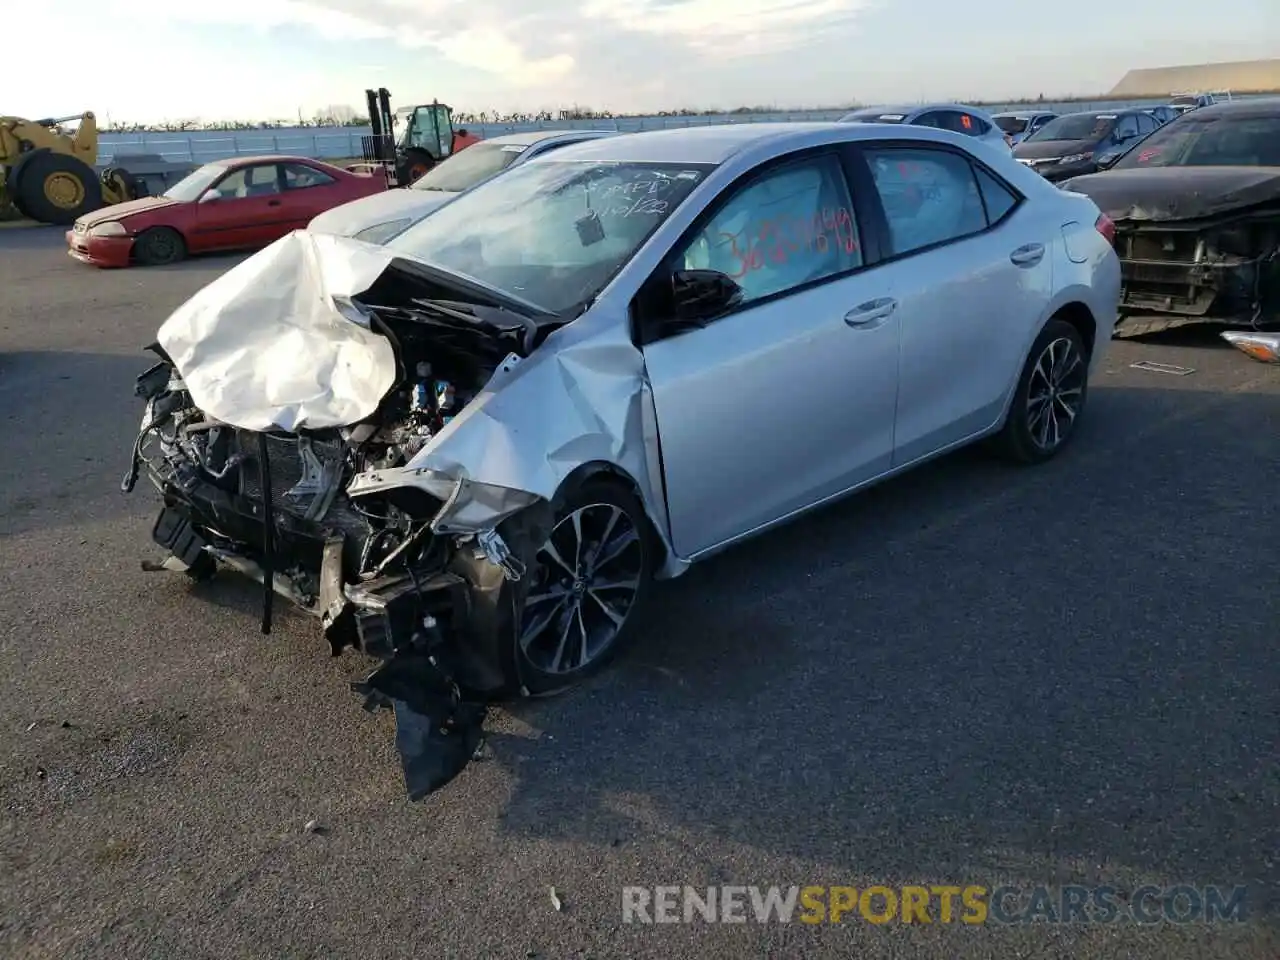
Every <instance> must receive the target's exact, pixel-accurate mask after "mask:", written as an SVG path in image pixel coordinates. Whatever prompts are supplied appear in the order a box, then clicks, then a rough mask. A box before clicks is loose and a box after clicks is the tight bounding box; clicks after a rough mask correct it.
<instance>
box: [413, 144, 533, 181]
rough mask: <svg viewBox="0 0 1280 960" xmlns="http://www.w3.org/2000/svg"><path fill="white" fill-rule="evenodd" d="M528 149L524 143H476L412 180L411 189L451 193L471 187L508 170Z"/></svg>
mask: <svg viewBox="0 0 1280 960" xmlns="http://www.w3.org/2000/svg"><path fill="white" fill-rule="evenodd" d="M527 149H529V148H528V147H527V146H525V145H524V144H513V143H485V142H481V143H477V144H473V145H472V146H470V147H467V148H466V149H464V150H460V151H458V152H457V153H455V154H454V155H453V156H452V157H450V158H449V159H448V160H445V161H444V162H443V163H440V164H438V165H437V166H435V167H432V168H431V169H430V170H428V171H427V172H426V173H425V174H423V175H422V176H421V177H419V178H418V179H417V180H415V181H414V182H413V187H412V189H414V190H444V191H446V192H448V193H461V192H462V191H463V190H470V189H471V188H472V187H474V186H475V185H476V184H477V183H479V182H480V181H482V180H488V179H489V178H490V177H491V176H493V175H494V174H495V173H500V172H501V171H503V170H505V169H507V167H509V166H511V164H513V163H515V161H516V158H517V157H518V156H520V154H522V153H524V152H525V151H526V150H527Z"/></svg>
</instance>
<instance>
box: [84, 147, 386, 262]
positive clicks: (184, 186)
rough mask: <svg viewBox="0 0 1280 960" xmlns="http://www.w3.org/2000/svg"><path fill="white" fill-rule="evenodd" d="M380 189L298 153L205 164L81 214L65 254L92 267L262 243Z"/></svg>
mask: <svg viewBox="0 0 1280 960" xmlns="http://www.w3.org/2000/svg"><path fill="white" fill-rule="evenodd" d="M386 189H387V180H386V177H383V176H371V175H369V174H360V173H351V172H350V171H347V170H343V169H341V168H340V167H335V166H333V165H332V164H328V163H322V162H320V161H319V160H309V159H306V158H303V157H240V158H236V159H232V160H219V161H217V162H215V163H208V164H205V165H204V166H203V167H201V168H200V169H199V170H196V171H195V172H194V173H192V174H191V175H190V176H188V177H186V178H184V179H183V180H180V181H179V182H178V183H175V184H174V185H173V186H172V187H170V188H169V189H168V190H166V191H165V192H164V193H163V194H162V195H161V196H158V197H142V198H140V199H137V200H130V201H128V202H127V203H118V204H116V205H114V206H110V207H104V208H102V209H101V210H95V211H94V212H93V213H90V214H86V215H85V216H83V217H81V218H80V219H79V220H77V221H76V222H75V226H73V227H72V228H71V229H70V230H69V231H67V246H68V247H69V250H68V252H69V253H70V254H71V256H73V257H75V258H76V259H77V260H83V261H84V262H85V263H91V264H93V265H94V266H98V267H127V266H129V265H130V264H134V263H138V264H144V265H148V266H151V265H158V264H165V263H174V262H176V261H178V260H181V259H182V258H183V257H185V256H186V255H187V254H189V253H209V252H212V251H215V250H242V249H247V248H253V247H263V246H266V245H267V244H269V243H272V242H273V241H275V240H278V239H279V238H280V237H283V236H284V235H285V234H287V233H289V232H290V231H292V230H301V229H303V228H304V227H306V225H307V223H308V222H309V221H310V220H311V218H312V217H314V216H316V214H319V213H323V212H324V211H326V210H328V209H329V208H330V207H336V206H338V205H339V204H343V203H347V202H348V201H350V200H357V199H359V198H360V197H366V196H368V195H370V194H373V193H379V192H381V191H383V190H386Z"/></svg>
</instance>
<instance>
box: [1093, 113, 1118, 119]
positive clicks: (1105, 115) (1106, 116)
mask: <svg viewBox="0 0 1280 960" xmlns="http://www.w3.org/2000/svg"><path fill="white" fill-rule="evenodd" d="M1093 119H1095V120H1115V119H1116V114H1114V113H1100V114H1098V115H1097V116H1096V117H1094V118H1093Z"/></svg>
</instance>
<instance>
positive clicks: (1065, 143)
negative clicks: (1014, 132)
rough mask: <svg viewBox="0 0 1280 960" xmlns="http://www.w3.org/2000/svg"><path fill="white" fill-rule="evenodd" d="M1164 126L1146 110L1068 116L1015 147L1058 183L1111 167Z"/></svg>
mask: <svg viewBox="0 0 1280 960" xmlns="http://www.w3.org/2000/svg"><path fill="white" fill-rule="evenodd" d="M1159 126H1160V121H1158V120H1157V119H1156V118H1155V117H1153V116H1152V115H1151V114H1149V113H1148V112H1147V111H1145V110H1122V111H1119V112H1116V113H1068V114H1067V115H1066V116H1062V117H1058V118H1056V119H1054V120H1050V121H1049V122H1048V123H1046V124H1045V125H1044V126H1043V127H1041V128H1040V129H1039V130H1037V131H1036V132H1035V133H1033V134H1031V136H1029V137H1027V138H1026V139H1025V140H1023V141H1022V142H1021V143H1019V144H1018V145H1017V146H1016V147H1014V148H1013V156H1014V159H1015V160H1017V161H1018V162H1019V163H1022V164H1025V165H1026V166H1028V167H1030V168H1031V169H1032V170H1034V171H1035V172H1036V173H1038V174H1040V176H1042V177H1044V178H1045V179H1046V180H1049V181H1052V182H1054V183H1058V182H1060V181H1062V180H1067V179H1069V178H1071V177H1078V176H1080V175H1081V174H1086V173H1093V172H1094V171H1095V170H1103V169H1106V167H1107V166H1109V165H1110V164H1111V163H1112V162H1113V161H1114V160H1115V159H1116V157H1118V156H1120V154H1122V153H1124V152H1125V151H1126V150H1128V149H1129V148H1130V147H1132V146H1133V145H1134V144H1135V143H1137V142H1138V141H1139V140H1141V139H1142V138H1143V137H1145V136H1147V135H1148V134H1150V133H1152V132H1153V131H1155V130H1156V128H1158V127H1159Z"/></svg>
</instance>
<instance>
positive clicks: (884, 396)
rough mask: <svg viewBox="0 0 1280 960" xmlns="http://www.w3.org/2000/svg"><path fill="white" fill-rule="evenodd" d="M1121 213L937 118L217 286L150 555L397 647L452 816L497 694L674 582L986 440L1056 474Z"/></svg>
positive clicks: (808, 140) (377, 703)
mask: <svg viewBox="0 0 1280 960" xmlns="http://www.w3.org/2000/svg"><path fill="white" fill-rule="evenodd" d="M1109 231H1110V224H1109V222H1108V221H1107V220H1106V218H1105V217H1102V216H1100V215H1099V212H1098V210H1097V207H1096V206H1095V205H1094V204H1093V203H1092V201H1090V200H1088V199H1087V198H1084V197H1081V196H1077V195H1074V194H1069V193H1063V192H1061V191H1059V190H1057V189H1055V188H1054V187H1052V186H1051V185H1050V184H1048V183H1047V182H1046V181H1044V180H1043V179H1042V178H1040V177H1039V176H1037V175H1036V174H1034V173H1032V172H1031V171H1029V170H1027V169H1026V168H1024V167H1022V166H1021V165H1019V164H1017V163H1015V162H1014V161H1013V160H1012V159H1011V158H1009V157H1007V155H1006V156H1002V155H1000V154H999V153H997V152H992V151H990V150H987V149H986V148H983V147H975V146H973V141H972V140H970V139H969V138H965V137H963V136H959V135H956V134H953V133H949V132H945V131H940V130H931V129H925V128H914V127H904V128H902V129H896V130H887V129H886V128H884V127H879V126H874V125H864V124H743V125H740V126H737V125H735V126H726V127H704V128H694V129H686V130H669V131H660V132H657V131H655V132H652V133H642V134H636V135H634V136H626V137H617V138H605V139H599V140H595V141H592V142H589V143H582V144H576V145H574V146H570V147H565V148H563V149H561V150H557V151H555V152H553V153H551V154H548V155H547V156H544V157H538V158H536V159H533V160H531V161H530V162H528V163H526V164H523V165H521V166H520V167H518V168H516V169H513V170H511V171H510V172H508V173H506V174H504V175H503V176H501V177H496V178H493V179H492V180H490V181H488V182H486V183H483V184H481V185H479V186H477V187H476V188H475V189H474V190H472V191H469V192H467V193H464V194H462V195H461V196H459V197H458V198H457V199H455V200H454V201H452V202H451V203H449V204H447V205H445V206H443V207H441V208H440V209H439V210H438V211H436V212H435V213H434V214H432V216H430V217H427V218H424V219H423V220H421V221H419V222H418V223H416V224H415V225H413V226H411V227H410V228H409V229H408V230H406V231H405V232H403V233H401V234H399V235H397V236H396V237H395V238H393V239H391V240H390V241H389V242H388V243H386V244H384V245H373V244H368V243H363V242H361V241H358V240H354V239H349V238H343V237H336V236H331V235H318V234H313V233H308V232H305V231H299V232H295V233H293V234H291V235H290V236H288V237H286V238H283V239H281V240H280V241H278V242H277V243H276V244H274V245H273V246H272V247H270V248H268V249H267V250H265V251H263V252H261V253H259V254H257V255H256V256H254V257H253V258H251V259H249V260H247V261H245V262H244V263H242V264H240V265H239V266H236V267H234V268H233V269H231V270H230V271H229V272H227V273H226V274H224V275H223V276H222V277H220V278H219V279H217V280H215V281H214V282H213V283H211V284H210V285H209V286H207V287H206V288H204V289H203V290H201V291H200V292H199V293H197V294H196V295H195V296H194V297H193V298H192V299H191V300H189V301H188V302H187V303H185V304H184V305H183V306H181V307H180V308H179V309H178V310H177V311H175V312H174V313H173V314H172V315H171V316H170V317H169V319H168V320H167V321H166V322H165V323H164V324H163V325H162V326H161V328H160V330H159V333H158V336H157V340H156V343H155V344H153V345H152V350H153V352H154V353H155V354H156V355H157V356H158V357H159V362H158V363H156V364H155V365H154V366H153V367H152V368H151V369H149V370H148V371H146V372H145V373H143V374H142V375H141V376H140V377H139V378H138V381H137V385H136V392H137V393H138V395H139V396H140V397H141V398H142V399H143V400H144V401H145V404H146V409H145V413H144V415H143V418H142V424H141V429H140V432H139V435H138V438H137V441H136V443H135V445H134V450H133V456H132V463H131V467H130V470H129V472H128V474H127V475H126V476H125V478H124V480H123V487H124V489H125V490H126V491H127V490H131V489H133V488H134V486H135V485H136V483H137V481H138V480H139V479H141V478H143V477H145V478H147V479H148V480H149V481H150V482H151V483H152V484H154V486H155V487H156V488H157V489H158V490H159V491H160V494H161V496H162V498H163V507H162V509H161V512H160V514H159V516H158V518H157V520H156V521H155V524H154V527H153V532H152V535H153V538H154V539H155V540H156V541H157V542H158V543H159V544H160V545H162V546H163V547H164V549H165V550H166V551H167V556H166V557H165V559H164V561H163V563H160V564H156V563H148V564H147V566H149V567H150V568H167V569H172V570H176V571H182V572H185V573H186V574H187V575H188V576H190V577H192V578H194V579H197V580H199V579H204V578H207V577H209V576H212V575H214V573H215V572H216V571H217V570H218V568H220V567H226V568H229V569H232V570H235V571H239V572H240V573H243V574H246V575H247V576H248V577H250V578H252V579H254V580H257V581H258V582H259V583H260V584H261V585H262V587H263V630H264V632H267V631H269V630H270V627H271V621H272V616H273V609H272V607H273V598H275V597H276V596H282V597H284V598H287V599H288V600H289V601H290V602H291V603H292V604H294V605H296V606H297V607H298V608H301V609H302V610H304V611H307V612H309V613H311V614H313V615H314V616H315V617H316V618H317V619H318V620H319V621H320V624H321V625H322V627H323V630H324V632H325V634H326V635H327V638H328V641H329V645H330V649H331V651H332V653H333V654H334V655H337V654H339V653H341V652H342V651H343V650H344V649H346V648H347V647H354V648H356V649H357V650H359V651H362V652H363V653H364V654H366V655H368V656H370V657H371V658H374V659H375V660H377V661H378V662H379V665H378V666H377V669H376V670H374V671H373V672H372V673H371V674H370V675H369V676H368V677H367V679H366V680H365V681H363V682H361V683H358V684H356V685H355V687H356V689H357V692H359V693H360V694H361V695H362V696H364V697H365V705H366V707H367V708H368V709H370V710H375V709H377V708H379V707H390V708H391V709H392V710H393V711H394V713H395V716H396V720H397V734H396V742H397V747H398V749H399V752H400V755H401V759H402V762H403V767H404V774H405V779H406V784H407V787H408V790H409V794H410V796H411V797H412V798H420V797H422V796H425V795H426V794H428V793H430V792H432V791H433V790H436V789H438V788H439V787H441V786H442V785H444V784H445V783H447V782H449V781H450V780H451V779H452V778H453V777H455V776H456V775H457V774H458V773H459V772H460V771H461V770H462V768H463V767H464V766H465V765H466V764H467V763H468V761H469V760H470V759H471V758H472V757H473V755H474V753H475V751H476V749H477V747H478V745H479V743H480V741H481V738H482V724H483V722H484V720H485V716H486V711H487V709H488V706H489V705H490V704H491V703H493V702H495V701H498V700H501V699H503V698H507V697H512V696H522V695H523V696H528V695H533V696H536V695H541V694H549V693H553V692H556V691H559V690H562V689H564V688H567V687H568V686H570V685H572V684H573V683H575V682H577V681H579V680H581V679H583V678H584V677H586V676H588V675H589V674H590V673H592V672H593V671H595V670H597V669H598V668H599V667H600V666H602V665H603V664H604V663H605V662H606V661H607V660H608V659H609V658H610V657H611V656H612V655H614V654H615V653H616V652H617V651H618V649H619V648H620V646H621V645H622V644H623V643H624V642H625V640H626V639H627V637H628V635H629V634H632V633H633V632H634V630H635V627H636V617H637V613H638V612H639V611H641V610H642V608H643V605H644V601H645V599H646V596H647V593H648V590H649V588H650V584H651V581H652V580H653V579H655V578H659V579H660V578H666V577H671V576H675V575H677V574H679V573H681V572H683V571H684V570H685V569H686V568H687V566H688V565H689V564H690V563H691V562H693V561H695V560H698V559H701V558H703V557H706V556H709V555H711V554H713V553H715V552H716V551H718V550H720V549H721V548H724V547H727V546H729V545H730V544H733V543H735V542H737V541H740V540H742V539H744V538H746V537H748V536H751V535H753V534H756V533H759V532H761V531H763V530H765V529H768V528H770V527H772V526H774V525H776V524H778V523H780V522H782V521H785V520H787V519H789V518H791V517H793V516H795V515H797V514H799V513H801V512H803V511H805V510H807V509H809V508H812V507H816V506H819V505H821V504H823V503H825V502H827V501H830V500H832V499H834V498H835V497H838V496H841V495H843V494H845V493H848V492H851V491H853V490H855V489H858V488H860V487H864V486H866V485H868V484H870V483H873V482H876V481H878V480H881V479H883V478H885V477H888V476H890V475H892V474H895V473H898V472H901V471H903V470H906V469H908V468H910V467H912V466H914V465H916V464H918V463H921V462H923V461H925V460H928V459H930V458H932V457H933V456H935V455H938V454H940V453H943V452H945V451H948V450H951V449H953V448H955V447H957V446H960V445H962V444H965V443H969V442H972V441H975V440H978V439H988V440H989V441H990V442H991V444H992V445H993V446H995V447H997V448H999V449H1000V450H1002V451H1003V452H1004V453H1006V454H1007V455H1008V456H1010V457H1012V458H1013V459H1016V460H1018V461H1021V462H1025V463H1038V462H1042V461H1046V460H1048V459H1050V458H1051V457H1053V456H1054V455H1056V454H1057V453H1058V451H1059V450H1061V449H1062V448H1063V447H1064V446H1065V445H1066V444H1067V443H1068V442H1069V441H1070V439H1071V438H1072V437H1073V436H1074V434H1075V427H1076V424H1077V423H1078V421H1079V417H1080V414H1081V412H1082V410H1083V408H1084V402H1085V398H1086V395H1087V387H1088V376H1089V372H1090V371H1091V370H1092V369H1094V368H1095V367H1096V365H1097V363H1098V362H1099V360H1100V357H1101V354H1102V351H1103V349H1104V348H1105V345H1106V344H1107V343H1108V342H1109V339H1110V336H1111V328H1112V325H1113V323H1114V319H1115V316H1114V309H1115V302H1116V298H1117V296H1118V293H1119V283H1120V273H1119V265H1118V263H1117V261H1116V257H1115V253H1114V251H1113V250H1112V248H1111V246H1110V235H1109ZM922 277H926V278H928V279H927V281H922V280H920V278H922ZM957 356H961V357H966V356H967V357H979V356H980V357H982V358H983V362H982V363H967V364H961V365H959V366H957V365H956V364H955V363H954V362H953V361H954V358H955V357H957ZM779 383H782V384H788V385H789V386H788V387H787V389H786V391H785V395H782V396H780V395H779V393H778V389H777V386H778V384H779ZM939 384H946V388H945V389H939V387H938V385H939Z"/></svg>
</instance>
